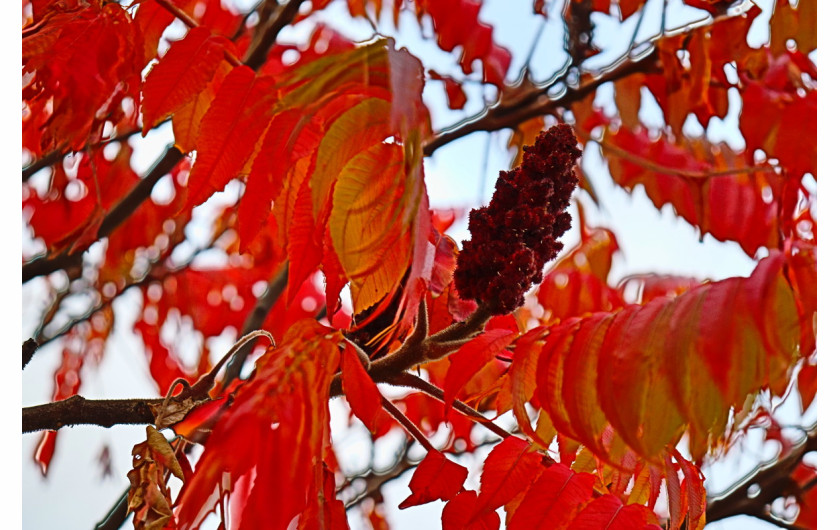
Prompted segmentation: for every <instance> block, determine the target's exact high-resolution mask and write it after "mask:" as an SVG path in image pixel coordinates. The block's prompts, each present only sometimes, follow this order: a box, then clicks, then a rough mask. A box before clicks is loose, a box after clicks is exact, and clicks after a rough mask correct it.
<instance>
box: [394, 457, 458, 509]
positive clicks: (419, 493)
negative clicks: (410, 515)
mask: <svg viewBox="0 0 840 530" xmlns="http://www.w3.org/2000/svg"><path fill="white" fill-rule="evenodd" d="M465 480H467V468H465V467H464V466H461V465H458V464H456V463H455V462H453V461H451V460H449V459H448V458H446V457H445V456H443V454H442V453H440V452H439V451H429V453H428V454H427V455H426V458H424V459H423V461H422V462H420V465H419V466H417V469H415V470H414V474H413V475H412V476H411V481H410V482H409V483H408V487H409V489H411V495H409V496H408V498H406V499H405V500H404V501H402V502H401V503H400V505H399V508H400V510H404V509H406V508H409V507H411V506H419V505H421V504H426V503H427V502H432V501H436V500H438V499H440V500H444V501H448V500H450V499H452V498H453V497H455V495H457V494H458V492H459V491H461V488H462V486H463V485H464V481H465Z"/></svg>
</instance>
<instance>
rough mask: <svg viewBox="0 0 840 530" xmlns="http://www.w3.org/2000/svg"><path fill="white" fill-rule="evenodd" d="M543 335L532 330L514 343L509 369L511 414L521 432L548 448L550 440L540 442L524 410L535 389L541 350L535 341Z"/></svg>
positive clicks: (542, 329) (538, 329) (542, 330)
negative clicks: (514, 417)
mask: <svg viewBox="0 0 840 530" xmlns="http://www.w3.org/2000/svg"><path fill="white" fill-rule="evenodd" d="M544 333H545V329H544V328H542V327H539V328H536V329H532V330H531V331H529V332H528V333H527V334H525V335H523V336H522V337H520V338H519V339H518V340H517V341H516V348H515V349H514V350H513V362H512V363H511V367H510V384H511V396H512V408H513V414H514V416H516V421H517V423H518V424H519V428H520V429H522V432H524V433H525V434H527V435H528V436H529V437H530V438H531V439H532V440H534V441H535V442H537V443H540V444H542V445H544V446H545V447H548V443H549V442H550V440H542V439H540V437H539V436H538V435H537V433H536V432H534V429H533V428H531V419H530V418H529V417H528V413H527V411H526V410H525V403H527V402H528V401H530V400H531V398H532V397H533V396H534V390H535V389H536V387H537V361H538V360H539V353H540V350H541V349H542V348H541V346H542V345H540V344H537V341H538V340H540V339H541V337H542V335H543V334H544Z"/></svg>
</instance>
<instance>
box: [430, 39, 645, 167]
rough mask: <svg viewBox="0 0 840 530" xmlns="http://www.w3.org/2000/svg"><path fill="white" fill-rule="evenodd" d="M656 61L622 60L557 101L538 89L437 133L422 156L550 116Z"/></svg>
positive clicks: (571, 89) (541, 89) (643, 59)
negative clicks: (470, 137)
mask: <svg viewBox="0 0 840 530" xmlns="http://www.w3.org/2000/svg"><path fill="white" fill-rule="evenodd" d="M657 59H658V57H657V54H656V53H654V52H651V53H648V54H647V55H646V56H645V57H644V58H642V59H640V60H638V61H631V60H629V59H628V60H625V61H622V62H620V63H619V64H618V65H617V66H615V67H614V68H611V69H609V70H607V71H606V72H604V73H603V74H601V75H600V76H598V77H596V78H594V79H592V80H591V81H589V82H588V83H585V84H583V85H581V86H580V87H577V88H569V89H567V90H566V91H565V92H564V93H563V95H562V96H560V97H557V98H550V97H548V96H547V95H545V94H544V92H545V90H544V88H537V89H535V90H534V91H533V92H532V93H529V94H528V95H526V96H524V97H522V98H520V99H518V100H517V101H516V102H514V103H510V104H501V103H500V104H497V105H495V106H493V107H490V108H489V109H485V110H484V111H482V112H480V113H478V114H476V115H475V116H472V117H470V118H466V119H465V120H462V121H461V122H459V123H457V124H455V125H453V126H451V127H448V128H446V129H443V130H442V131H440V132H439V133H438V134H436V135H435V136H434V137H433V138H432V139H431V140H430V141H428V142H427V143H426V145H425V146H424V147H423V154H424V155H426V156H432V154H433V153H434V152H435V151H437V150H438V149H439V148H441V147H443V146H444V145H446V144H448V143H451V142H454V141H455V140H458V139H460V138H463V137H464V136H467V135H468V134H471V133H474V132H478V131H486V132H492V131H498V130H500V129H506V128H509V127H515V126H516V125H518V124H520V123H522V122H525V121H528V120H529V119H531V118H535V117H537V116H543V115H546V114H552V113H553V112H554V111H555V109H557V108H561V107H564V108H565V107H568V106H569V105H571V104H572V103H575V102H577V101H581V100H582V99H584V98H585V97H586V96H588V95H589V94H591V93H592V92H594V91H595V90H597V89H598V87H600V86H601V85H603V84H605V83H609V82H612V81H616V80H618V79H621V78H623V77H626V76H628V75H631V74H634V73H637V72H645V71H649V70H650V69H652V68H654V67H655V65H656V63H657Z"/></svg>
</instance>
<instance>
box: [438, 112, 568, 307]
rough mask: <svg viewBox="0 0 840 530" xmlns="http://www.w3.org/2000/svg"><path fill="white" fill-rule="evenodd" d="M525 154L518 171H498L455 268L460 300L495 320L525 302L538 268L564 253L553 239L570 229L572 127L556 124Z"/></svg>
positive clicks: (539, 272)
mask: <svg viewBox="0 0 840 530" xmlns="http://www.w3.org/2000/svg"><path fill="white" fill-rule="evenodd" d="M524 151H525V154H524V156H523V161H522V165H521V166H519V167H517V168H515V169H514V170H512V171H501V172H499V180H497V181H496V191H495V193H493V199H492V200H491V201H490V204H489V205H488V206H485V207H483V208H480V209H478V210H473V211H471V212H470V220H469V229H470V234H471V235H472V239H471V240H470V241H464V242H463V250H462V251H461V253H460V254H459V255H458V267H457V268H456V269H455V287H456V288H457V289H458V293H459V294H460V295H461V297H462V298H471V299H474V300H478V301H479V302H482V303H483V304H485V305H486V306H488V307H489V309H490V311H491V312H492V313H493V314H496V315H501V314H505V313H510V312H511V311H513V310H514V309H516V308H517V307H519V306H521V305H522V304H523V303H525V293H526V292H527V291H528V289H529V288H530V287H531V285H532V284H534V283H538V282H540V281H542V269H543V266H544V265H545V264H546V263H547V262H548V261H549V260H551V259H552V258H554V257H555V256H557V253H558V252H560V250H561V249H562V248H563V243H561V242H559V241H557V238H559V237H560V236H562V235H563V234H564V233H565V232H566V231H567V230H569V228H570V227H571V221H572V218H571V216H570V215H569V214H568V213H567V212H566V209H567V208H568V207H569V201H570V199H571V196H572V192H573V191H574V189H575V186H576V185H577V182H578V181H577V177H576V176H575V174H574V171H573V167H574V164H575V161H576V160H577V159H578V158H579V157H580V155H581V152H580V149H578V148H577V139H576V138H575V135H574V133H573V132H572V128H571V127H569V126H568V125H566V124H561V125H555V126H554V127H552V128H551V129H549V130H547V131H544V132H542V133H540V135H539V137H537V141H536V143H535V144H534V146H533V147H531V146H526V147H525V149H524Z"/></svg>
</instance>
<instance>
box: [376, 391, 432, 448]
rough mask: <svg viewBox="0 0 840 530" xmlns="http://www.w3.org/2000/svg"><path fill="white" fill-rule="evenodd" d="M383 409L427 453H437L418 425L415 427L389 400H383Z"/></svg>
mask: <svg viewBox="0 0 840 530" xmlns="http://www.w3.org/2000/svg"><path fill="white" fill-rule="evenodd" d="M382 407H383V408H384V409H385V410H386V411H388V414H390V415H391V416H393V417H394V419H395V420H397V422H398V423H399V424H400V425H402V426H403V427H404V428H405V430H406V431H408V433H409V434H410V435H411V436H412V438H414V439H415V440H417V442H418V443H419V444H420V445H422V446H423V448H424V449H426V451H435V450H436V449H435V446H434V445H432V442H430V441H429V439H428V438H426V436H425V435H424V434H423V433H422V432H421V431H420V428H419V427H417V425H414V422H412V421H411V420H410V419H408V416H406V415H405V414H403V413H402V411H401V410H400V409H398V408H397V406H396V405H394V404H393V403H391V402H390V401H388V399H387V398H385V397H383V398H382Z"/></svg>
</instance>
